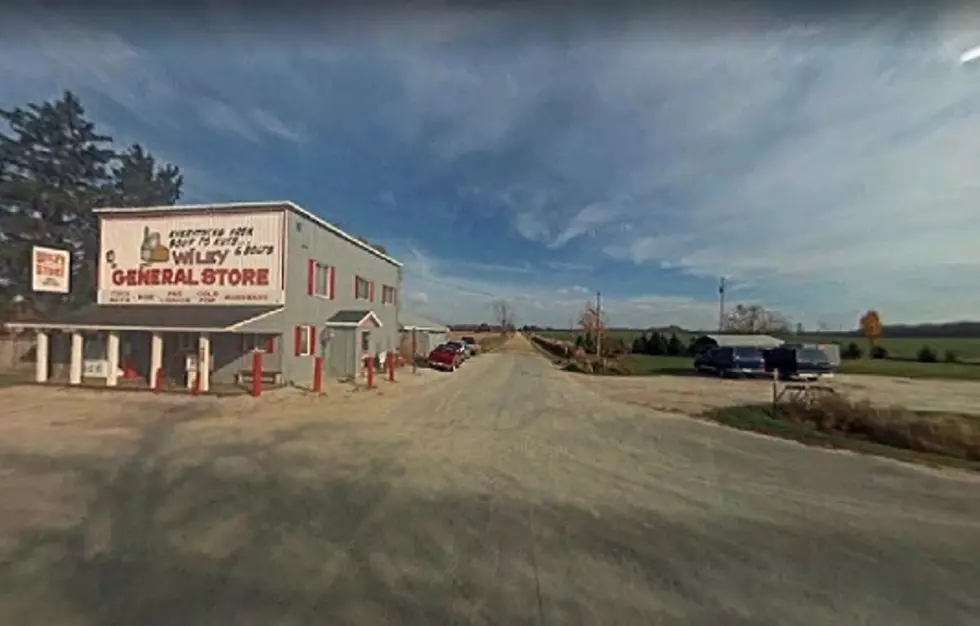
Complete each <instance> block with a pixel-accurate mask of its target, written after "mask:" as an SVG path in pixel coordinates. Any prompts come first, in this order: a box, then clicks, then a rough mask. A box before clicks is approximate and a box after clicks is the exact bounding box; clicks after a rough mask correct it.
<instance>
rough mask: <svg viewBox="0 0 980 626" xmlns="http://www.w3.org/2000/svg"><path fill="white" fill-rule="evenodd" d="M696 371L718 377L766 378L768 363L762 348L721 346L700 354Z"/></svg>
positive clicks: (695, 365)
mask: <svg viewBox="0 0 980 626" xmlns="http://www.w3.org/2000/svg"><path fill="white" fill-rule="evenodd" d="M694 369H695V370H697V371H698V372H700V373H702V374H715V375H716V376H765V375H766V362H765V358H764V357H763V354H762V348H750V347H743V346H738V347H731V346H721V347H718V348H709V349H708V350H706V351H704V352H702V353H701V354H699V355H698V356H697V358H695V359H694Z"/></svg>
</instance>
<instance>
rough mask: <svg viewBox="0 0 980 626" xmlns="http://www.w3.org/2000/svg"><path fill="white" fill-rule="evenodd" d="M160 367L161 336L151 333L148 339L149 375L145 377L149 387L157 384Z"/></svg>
mask: <svg viewBox="0 0 980 626" xmlns="http://www.w3.org/2000/svg"><path fill="white" fill-rule="evenodd" d="M161 367H163V335H162V334H160V333H153V335H152V336H151V337H150V375H149V376H148V377H147V378H148V379H149V381H150V387H154V386H155V385H156V384H157V373H158V372H159V371H160V368H161Z"/></svg>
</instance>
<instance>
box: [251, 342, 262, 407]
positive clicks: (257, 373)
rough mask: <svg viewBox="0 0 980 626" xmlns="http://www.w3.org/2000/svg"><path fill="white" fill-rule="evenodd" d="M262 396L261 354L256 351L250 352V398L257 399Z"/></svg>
mask: <svg viewBox="0 0 980 626" xmlns="http://www.w3.org/2000/svg"><path fill="white" fill-rule="evenodd" d="M261 395H262V353H261V352H259V351H258V350H256V351H254V352H252V397H253V398H258V397H259V396H261Z"/></svg>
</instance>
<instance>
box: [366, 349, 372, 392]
mask: <svg viewBox="0 0 980 626" xmlns="http://www.w3.org/2000/svg"><path fill="white" fill-rule="evenodd" d="M364 369H366V370H367V386H368V389H373V388H374V359H372V358H371V357H370V356H366V357H364Z"/></svg>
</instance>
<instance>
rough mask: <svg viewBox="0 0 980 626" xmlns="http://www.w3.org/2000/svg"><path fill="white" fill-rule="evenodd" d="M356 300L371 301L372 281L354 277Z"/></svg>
mask: <svg viewBox="0 0 980 626" xmlns="http://www.w3.org/2000/svg"><path fill="white" fill-rule="evenodd" d="M354 298H355V299H356V300H370V299H371V281H369V280H368V279H366V278H361V277H360V276H355V277H354Z"/></svg>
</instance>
